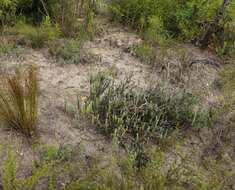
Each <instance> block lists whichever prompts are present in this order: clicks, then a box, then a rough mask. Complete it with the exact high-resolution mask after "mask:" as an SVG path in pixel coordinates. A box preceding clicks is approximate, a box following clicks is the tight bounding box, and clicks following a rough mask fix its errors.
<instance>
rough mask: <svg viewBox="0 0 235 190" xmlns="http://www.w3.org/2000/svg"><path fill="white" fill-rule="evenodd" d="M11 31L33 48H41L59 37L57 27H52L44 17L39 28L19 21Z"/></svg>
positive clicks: (49, 21)
mask: <svg viewBox="0 0 235 190" xmlns="http://www.w3.org/2000/svg"><path fill="white" fill-rule="evenodd" d="M13 31H14V32H16V33H19V34H21V35H23V37H24V38H25V39H26V40H29V41H30V43H31V45H32V47H33V48H41V47H43V45H44V44H45V43H48V42H50V41H53V40H55V39H56V38H57V37H59V35H60V30H59V28H58V26H56V25H55V26H53V25H52V23H51V20H50V18H49V17H45V19H44V21H43V22H42V23H41V25H40V26H39V27H35V26H32V25H28V24H26V23H24V22H22V21H20V22H19V23H18V24H17V25H16V26H15V27H14V28H13Z"/></svg>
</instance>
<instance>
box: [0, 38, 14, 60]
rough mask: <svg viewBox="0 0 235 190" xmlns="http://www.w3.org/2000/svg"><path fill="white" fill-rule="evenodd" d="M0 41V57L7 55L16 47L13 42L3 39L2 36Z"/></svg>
mask: <svg viewBox="0 0 235 190" xmlns="http://www.w3.org/2000/svg"><path fill="white" fill-rule="evenodd" d="M0 41H1V44H0V56H1V55H4V54H7V53H9V52H10V51H11V50H12V49H14V48H15V46H16V44H15V43H14V42H13V41H10V40H8V39H5V38H4V37H3V36H0Z"/></svg>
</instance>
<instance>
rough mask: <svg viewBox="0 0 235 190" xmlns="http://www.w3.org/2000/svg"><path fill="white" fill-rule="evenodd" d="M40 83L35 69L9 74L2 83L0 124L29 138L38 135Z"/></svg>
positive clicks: (0, 85)
mask: <svg viewBox="0 0 235 190" xmlns="http://www.w3.org/2000/svg"><path fill="white" fill-rule="evenodd" d="M37 96H38V82H37V77H36V71H35V68H33V67H30V68H29V69H27V71H26V72H21V71H19V70H17V71H15V73H14V74H7V75H5V76H4V77H2V79H1V83H0V124H1V125H2V126H3V127H7V128H9V129H15V130H17V131H20V132H21V133H23V134H24V135H26V136H27V137H32V136H33V135H36V132H37V120H38V115H37V111H38V110H37V108H38V97H37Z"/></svg>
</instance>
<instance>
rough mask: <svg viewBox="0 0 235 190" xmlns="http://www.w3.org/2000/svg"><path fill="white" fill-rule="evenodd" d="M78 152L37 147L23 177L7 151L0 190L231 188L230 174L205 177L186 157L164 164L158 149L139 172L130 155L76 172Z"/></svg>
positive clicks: (13, 156)
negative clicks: (116, 168) (27, 172)
mask: <svg viewBox="0 0 235 190" xmlns="http://www.w3.org/2000/svg"><path fill="white" fill-rule="evenodd" d="M78 151H79V150H77V149H73V148H71V147H61V148H55V147H51V146H50V147H46V146H39V147H37V148H35V152H37V153H38V154H39V155H40V156H39V158H38V159H37V160H33V163H34V164H33V167H32V172H31V174H29V175H28V176H26V177H24V178H19V177H18V176H17V172H18V170H17V168H18V165H17V164H18V162H17V159H16V158H17V157H16V156H15V154H14V153H13V152H12V151H8V153H7V160H6V161H5V162H4V163H2V165H1V166H2V167H1V168H2V171H3V175H2V178H1V182H2V187H3V190H12V189H15V190H21V189H27V190H31V189H35V187H39V188H41V189H50V190H54V189H60V190H83V189H102V190H103V189H112V190H120V189H121V190H134V189H135V190H155V189H160V190H161V189H162V190H163V189H182V190H189V189H192V190H193V189H199V190H204V189H205V190H210V189H223V190H230V187H231V181H232V176H231V175H222V176H220V175H213V178H208V177H207V176H206V174H205V172H204V171H203V170H202V169H201V168H195V167H193V166H192V165H191V166H190V165H188V164H187V159H186V158H183V159H180V160H178V162H176V161H173V162H171V163H166V158H165V156H164V154H163V153H162V152H161V151H160V150H158V149H155V150H151V151H149V154H150V155H151V162H149V163H148V164H147V165H146V167H145V168H142V169H137V168H136V167H135V161H134V160H135V159H134V157H135V155H134V154H130V155H129V156H127V157H125V158H120V157H119V158H118V157H108V158H106V162H105V164H104V163H102V162H101V160H99V159H98V160H97V159H94V161H93V164H92V165H91V166H90V167H89V168H88V167H86V169H85V170H80V171H78V170H76V169H77V168H74V165H73V164H74V163H75V161H76V164H78V162H79V164H80V168H81V167H82V166H83V164H84V163H83V162H81V160H75V158H76V159H77V156H78V155H79V152H78ZM166 164H167V167H166ZM101 165H102V166H101ZM115 166H119V168H120V170H118V171H116V172H113V169H114V167H115ZM211 170H212V172H215V171H216V164H214V165H213V164H212V167H211ZM77 175H79V176H77Z"/></svg>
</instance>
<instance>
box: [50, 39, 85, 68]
mask: <svg viewBox="0 0 235 190" xmlns="http://www.w3.org/2000/svg"><path fill="white" fill-rule="evenodd" d="M82 44H83V43H82V41H80V40H79V39H67V40H65V41H64V42H63V44H62V45H58V46H57V47H53V48H52V49H51V53H52V55H54V56H55V58H56V60H57V61H58V62H59V63H60V64H79V63H81V49H82Z"/></svg>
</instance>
